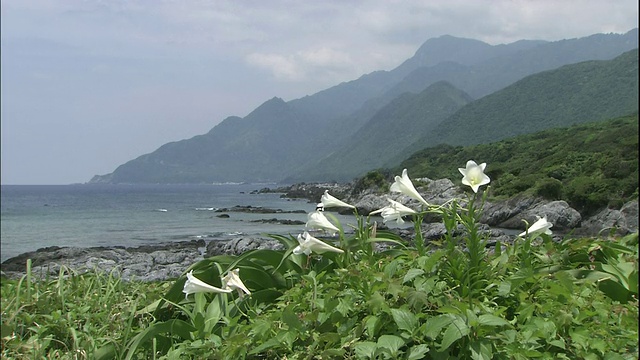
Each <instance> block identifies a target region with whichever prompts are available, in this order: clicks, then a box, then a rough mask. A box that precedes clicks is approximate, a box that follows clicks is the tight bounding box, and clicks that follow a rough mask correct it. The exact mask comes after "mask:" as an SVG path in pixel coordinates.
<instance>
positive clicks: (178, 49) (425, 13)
mask: <svg viewBox="0 0 640 360" xmlns="http://www.w3.org/2000/svg"><path fill="white" fill-rule="evenodd" d="M1 6H2V8H1V22H0V24H1V27H2V28H1V30H2V31H1V53H0V54H1V67H2V73H1V77H0V79H1V85H2V87H1V97H2V110H1V121H2V128H1V131H2V133H1V134H2V139H1V146H2V149H1V151H2V172H1V182H2V184H70V183H82V182H86V181H88V180H89V179H91V177H92V176H93V175H96V174H106V173H110V172H112V171H113V170H114V169H115V168H116V167H117V166H118V165H121V164H123V163H125V162H127V161H128V160H131V159H134V158H136V157H138V156H140V155H143V154H146V153H149V152H152V151H154V150H156V149H157V148H158V147H160V146H161V145H163V144H165V143H167V142H171V141H177V140H181V139H186V138H191V137H193V136H195V135H199V134H203V133H206V132H208V131H209V130H210V129H211V128H212V127H214V126H215V125H216V124H218V123H219V122H220V121H222V120H223V119H225V118H226V117H228V116H232V115H236V116H241V117H244V116H246V115H247V114H248V113H250V112H251V111H252V110H253V109H255V108H256V107H257V106H259V105H260V104H262V103H263V102H265V101H267V100H269V99H270V98H272V97H274V96H278V97H281V98H283V99H284V100H285V101H288V100H292V99H297V98H300V97H303V96H305V95H311V94H314V93H316V92H318V91H320V90H323V89H325V88H328V87H330V86H333V85H336V84H338V83H340V82H343V81H349V80H353V79H356V78H358V77H360V76H361V75H363V74H366V73H369V72H372V71H375V70H391V69H393V68H395V67H396V66H398V65H399V64H400V63H402V61H404V60H406V59H408V58H409V57H411V56H412V55H413V54H414V53H415V51H416V50H417V49H418V47H420V45H421V44H422V43H424V42H425V41H426V40H428V39H429V38H433V37H438V36H441V35H446V34H448V35H453V36H458V37H466V38H473V39H479V40H482V41H485V42H487V43H489V44H493V45H495V44H500V43H510V42H513V41H517V40H520V39H530V40H534V39H535V40H549V41H554V40H561V39H567V38H576V37H582V36H588V35H591V34H595V33H610V32H614V33H625V32H627V31H628V30H631V29H633V28H636V27H638V3H637V0H619V1H605V0H597V1H587V0H582V1H558V0H549V1H521V0H513V1H507V0H504V1H503V0H491V1H488V0H487V1H481V0H468V1H452V0H422V1H405V0H403V1H390V0H374V1H347V0H334V1H262V0H254V1H240V0H237V1H222V0H215V1H214V0H211V1H205V0H113V1H110V0H58V1H56V0H2V3H1Z"/></svg>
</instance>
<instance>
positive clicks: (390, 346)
mask: <svg viewBox="0 0 640 360" xmlns="http://www.w3.org/2000/svg"><path fill="white" fill-rule="evenodd" d="M403 346H404V340H402V338H401V337H399V336H396V335H382V336H380V337H379V338H378V348H383V349H386V350H389V353H390V354H391V356H396V355H397V354H398V351H399V350H400V348H401V347H403Z"/></svg>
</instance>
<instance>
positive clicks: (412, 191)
mask: <svg viewBox="0 0 640 360" xmlns="http://www.w3.org/2000/svg"><path fill="white" fill-rule="evenodd" d="M395 180H396V181H395V182H394V183H393V184H391V187H390V188H389V190H390V191H392V192H399V193H403V194H404V195H407V196H408V197H410V198H412V199H416V200H418V201H420V202H421V203H423V204H425V205H427V206H429V203H428V202H427V201H426V200H425V199H424V198H422V195H420V193H418V190H416V188H415V187H414V186H413V183H412V182H411V179H409V175H407V169H404V170H402V177H400V176H396V177H395Z"/></svg>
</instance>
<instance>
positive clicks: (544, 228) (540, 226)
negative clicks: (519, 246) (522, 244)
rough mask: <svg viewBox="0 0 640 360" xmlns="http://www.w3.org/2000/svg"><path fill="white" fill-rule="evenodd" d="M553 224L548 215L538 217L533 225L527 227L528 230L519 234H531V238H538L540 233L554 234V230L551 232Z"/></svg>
mask: <svg viewBox="0 0 640 360" xmlns="http://www.w3.org/2000/svg"><path fill="white" fill-rule="evenodd" d="M552 226H553V224H552V223H550V222H548V221H547V217H546V216H545V217H543V218H540V217H538V220H537V221H536V222H534V223H533V225H531V226H530V227H529V229H527V231H523V232H521V233H520V234H519V235H518V236H520V237H522V236H526V235H527V234H529V236H530V237H531V238H536V237H538V235H540V234H547V235H551V234H553V232H551V230H550V229H551V227H552Z"/></svg>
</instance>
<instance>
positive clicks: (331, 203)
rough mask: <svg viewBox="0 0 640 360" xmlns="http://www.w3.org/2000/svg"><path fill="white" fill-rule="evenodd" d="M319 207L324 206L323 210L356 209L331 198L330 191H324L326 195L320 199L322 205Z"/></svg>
mask: <svg viewBox="0 0 640 360" xmlns="http://www.w3.org/2000/svg"><path fill="white" fill-rule="evenodd" d="M318 206H322V207H323V208H330V207H348V208H351V209H355V208H356V207H355V206H353V205H350V204H347V203H346V202H344V201H342V200H340V199H337V198H335V197H333V196H331V195H330V194H329V190H325V191H324V194H323V195H322V198H320V203H319V204H318Z"/></svg>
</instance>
